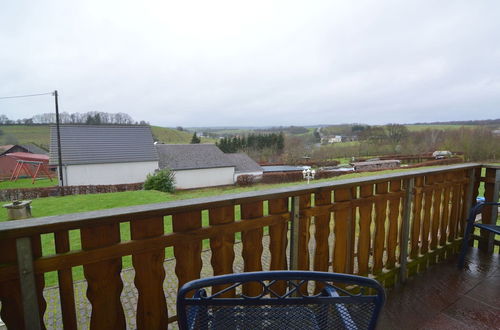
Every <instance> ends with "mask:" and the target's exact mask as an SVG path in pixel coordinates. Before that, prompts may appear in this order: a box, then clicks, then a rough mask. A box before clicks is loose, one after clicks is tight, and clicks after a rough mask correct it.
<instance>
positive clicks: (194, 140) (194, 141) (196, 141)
mask: <svg viewBox="0 0 500 330" xmlns="http://www.w3.org/2000/svg"><path fill="white" fill-rule="evenodd" d="M200 142H201V139H200V138H199V137H198V136H196V132H194V133H193V137H192V138H191V142H190V143H191V144H198V143H200Z"/></svg>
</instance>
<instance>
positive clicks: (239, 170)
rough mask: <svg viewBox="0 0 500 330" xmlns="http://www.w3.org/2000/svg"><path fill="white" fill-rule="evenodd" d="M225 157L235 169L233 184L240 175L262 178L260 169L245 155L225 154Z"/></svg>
mask: <svg viewBox="0 0 500 330" xmlns="http://www.w3.org/2000/svg"><path fill="white" fill-rule="evenodd" d="M226 157H227V158H228V159H229V161H231V162H232V163H233V164H234V165H235V166H236V167H235V169H234V182H236V180H237V179H238V177H239V176H240V175H253V176H255V177H256V178H257V179H260V178H262V173H263V170H262V167H260V165H259V164H257V163H256V162H255V161H254V160H253V159H252V158H250V157H248V155H247V154H245V153H235V154H226Z"/></svg>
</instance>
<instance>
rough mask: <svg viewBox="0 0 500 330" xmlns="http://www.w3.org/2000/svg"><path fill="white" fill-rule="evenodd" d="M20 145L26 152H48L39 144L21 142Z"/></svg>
mask: <svg viewBox="0 0 500 330" xmlns="http://www.w3.org/2000/svg"><path fill="white" fill-rule="evenodd" d="M21 147H23V148H24V149H26V150H28V152H31V153H32V154H39V155H48V154H49V152H48V151H47V150H45V149H42V148H40V147H39V146H37V145H34V144H32V143H29V144H21Z"/></svg>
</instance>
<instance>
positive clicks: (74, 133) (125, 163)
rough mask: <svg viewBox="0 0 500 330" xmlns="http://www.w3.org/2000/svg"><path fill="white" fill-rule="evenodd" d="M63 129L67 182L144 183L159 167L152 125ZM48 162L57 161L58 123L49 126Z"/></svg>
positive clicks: (87, 183)
mask: <svg viewBox="0 0 500 330" xmlns="http://www.w3.org/2000/svg"><path fill="white" fill-rule="evenodd" d="M60 131H61V154H62V165H63V179H64V184H65V185H68V186H75V185H102V184H123V183H136V182H143V181H144V180H145V179H146V176H147V174H149V173H153V172H154V171H155V170H156V169H157V168H158V154H157V152H156V148H155V147H154V144H153V136H152V134H151V128H150V127H149V126H143V125H131V126H121V125H62V126H61V127H60ZM49 164H50V165H57V164H58V147H57V135H56V127H55V126H51V128H50V161H49Z"/></svg>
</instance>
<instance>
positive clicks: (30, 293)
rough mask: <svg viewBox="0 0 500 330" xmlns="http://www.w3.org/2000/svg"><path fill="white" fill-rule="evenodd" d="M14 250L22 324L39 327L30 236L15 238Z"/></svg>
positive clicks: (32, 327)
mask: <svg viewBox="0 0 500 330" xmlns="http://www.w3.org/2000/svg"><path fill="white" fill-rule="evenodd" d="M16 250H17V263H18V265H19V282H20V284H21V295H22V301H23V310H24V324H25V326H26V329H41V321H40V313H39V309H38V297H37V290H36V283H35V273H34V269H33V253H32V250H31V238H30V237H21V238H18V239H17V240H16Z"/></svg>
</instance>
